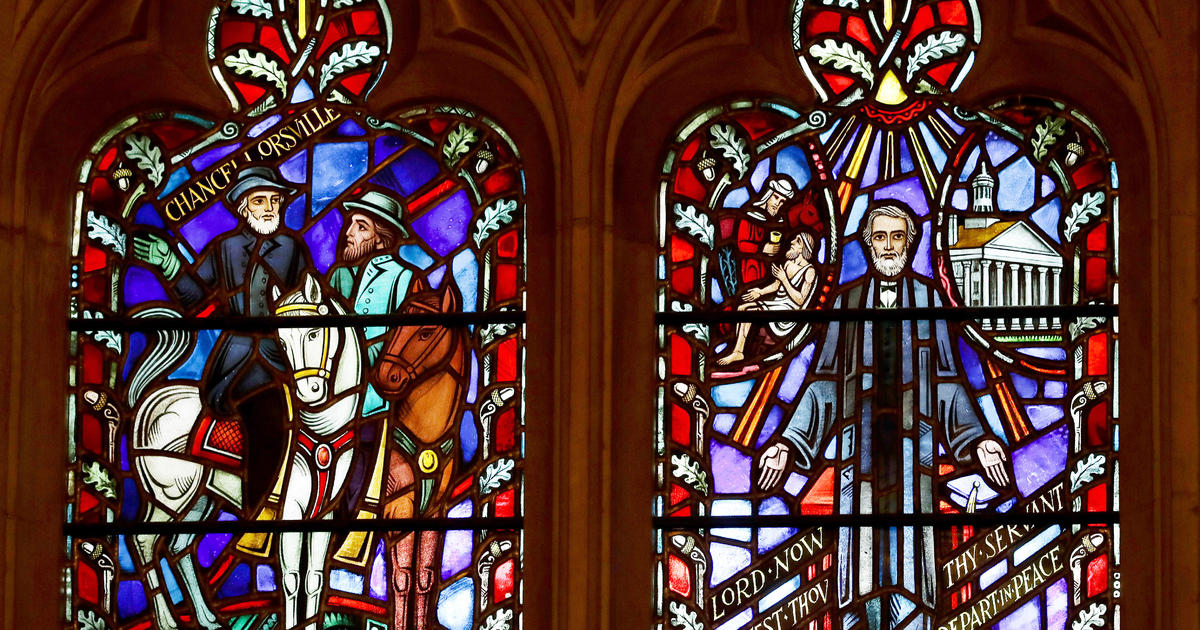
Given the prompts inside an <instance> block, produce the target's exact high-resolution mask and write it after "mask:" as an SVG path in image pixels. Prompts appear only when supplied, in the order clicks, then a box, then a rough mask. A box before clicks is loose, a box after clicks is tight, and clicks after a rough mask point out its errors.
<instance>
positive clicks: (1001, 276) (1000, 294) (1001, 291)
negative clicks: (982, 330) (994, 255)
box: [995, 260, 1009, 330]
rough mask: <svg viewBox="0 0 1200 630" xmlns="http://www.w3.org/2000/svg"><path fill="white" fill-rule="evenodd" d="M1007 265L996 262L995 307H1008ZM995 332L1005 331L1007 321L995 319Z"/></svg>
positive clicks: (999, 318)
mask: <svg viewBox="0 0 1200 630" xmlns="http://www.w3.org/2000/svg"><path fill="white" fill-rule="evenodd" d="M1007 271H1008V263H1005V262H1001V261H999V260H997V261H996V302H995V306H1008V303H1009V302H1008V295H1009V290H1008V277H1007V276H1008V273H1007ZM995 324H996V330H1007V329H1008V320H1006V319H1004V318H1003V317H997V318H996V319H995Z"/></svg>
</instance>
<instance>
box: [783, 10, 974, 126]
mask: <svg viewBox="0 0 1200 630" xmlns="http://www.w3.org/2000/svg"><path fill="white" fill-rule="evenodd" d="M980 34H981V26H980V17H979V7H978V5H977V4H976V0H796V3H795V5H794V6H793V9H792V45H793V48H794V49H795V51H796V56H797V58H798V59H799V61H800V66H801V67H802V68H803V69H804V73H805V75H807V76H808V79H809V81H810V82H811V83H812V86H813V89H814V90H816V92H817V94H818V95H819V96H820V97H821V99H822V100H824V101H832V102H835V103H838V104H842V105H846V104H850V103H853V102H855V101H859V100H862V99H864V98H867V99H870V100H872V101H873V102H874V103H875V104H877V105H882V106H884V107H896V108H899V107H903V106H906V105H907V104H909V103H910V101H911V100H912V99H914V98H922V96H928V95H933V96H942V95H945V94H948V93H950V92H953V91H954V90H956V89H958V86H959V84H960V83H961V82H962V80H963V78H964V77H965V76H966V75H967V73H968V72H969V71H970V70H971V65H972V64H973V63H974V60H975V49H976V47H977V46H978V45H979V41H980Z"/></svg>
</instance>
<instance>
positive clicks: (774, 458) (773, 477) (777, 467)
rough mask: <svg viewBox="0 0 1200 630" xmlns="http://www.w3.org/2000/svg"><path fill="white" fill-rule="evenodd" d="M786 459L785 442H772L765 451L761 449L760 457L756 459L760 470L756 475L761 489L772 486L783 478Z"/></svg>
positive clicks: (768, 488)
mask: <svg viewBox="0 0 1200 630" xmlns="http://www.w3.org/2000/svg"><path fill="white" fill-rule="evenodd" d="M787 460H788V447H787V444H783V443H779V444H772V445H771V446H770V447H768V448H767V450H766V451H763V454H762V457H761V458H759V460H758V467H759V468H760V469H761V470H762V472H760V473H759V475H758V487H760V488H762V489H763V490H770V489H771V488H774V487H775V484H777V483H779V480H780V479H782V478H783V471H784V470H785V469H786V468H787Z"/></svg>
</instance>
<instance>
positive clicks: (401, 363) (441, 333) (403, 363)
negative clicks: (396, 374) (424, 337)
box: [393, 302, 453, 383]
mask: <svg viewBox="0 0 1200 630" xmlns="http://www.w3.org/2000/svg"><path fill="white" fill-rule="evenodd" d="M411 306H412V307H414V308H417V309H419V310H422V311H425V312H426V313H441V311H440V310H437V309H434V308H433V307H430V306H426V305H424V304H421V303H420V302H414V303H412V305H411ZM448 332H450V329H449V328H448V327H447V326H438V332H437V333H436V334H435V335H434V336H433V337H432V338H431V339H430V340H429V343H428V344H427V345H426V346H425V349H424V350H422V351H421V353H420V354H419V355H417V360H416V361H415V362H411V363H410V362H409V361H407V360H405V358H404V357H403V356H402V355H400V354H396V355H393V356H394V359H393V361H394V362H395V364H396V367H398V368H399V369H400V370H402V371H403V372H404V373H405V374H406V375H407V376H408V379H409V381H410V383H414V382H416V380H417V370H416V368H415V367H413V366H414V365H421V364H422V363H423V362H424V361H425V357H427V356H429V354H430V353H431V352H433V350H434V348H437V346H438V344H439V343H441V341H442V337H445V336H446V334H447V333H448ZM451 350H452V351H453V348H451Z"/></svg>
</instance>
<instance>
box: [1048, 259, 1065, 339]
mask: <svg viewBox="0 0 1200 630" xmlns="http://www.w3.org/2000/svg"><path fill="white" fill-rule="evenodd" d="M1061 276H1062V269H1059V268H1054V269H1051V270H1050V304H1053V305H1055V306H1057V305H1058V304H1059V303H1060V302H1061V301H1062V300H1061V299H1060V298H1061V296H1062V284H1061ZM1050 325H1051V326H1054V327H1055V328H1058V327H1059V326H1062V320H1060V319H1059V318H1057V317H1055V318H1054V321H1052V322H1051V324H1050Z"/></svg>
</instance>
